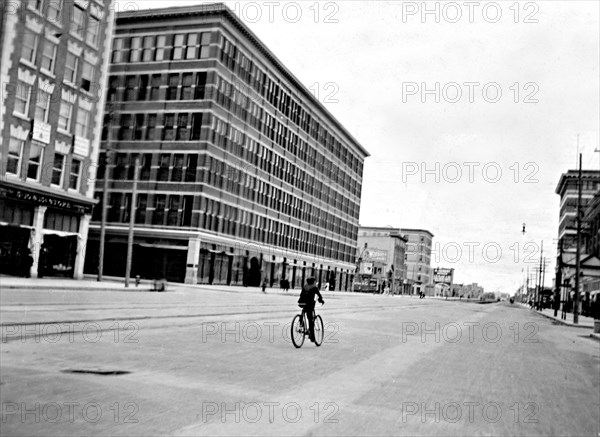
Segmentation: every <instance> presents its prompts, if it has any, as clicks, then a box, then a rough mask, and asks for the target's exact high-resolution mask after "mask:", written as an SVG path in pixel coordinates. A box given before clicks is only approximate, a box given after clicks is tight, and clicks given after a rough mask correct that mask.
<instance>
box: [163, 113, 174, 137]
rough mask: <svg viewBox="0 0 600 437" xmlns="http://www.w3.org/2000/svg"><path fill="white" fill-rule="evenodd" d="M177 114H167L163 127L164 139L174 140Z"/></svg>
mask: <svg viewBox="0 0 600 437" xmlns="http://www.w3.org/2000/svg"><path fill="white" fill-rule="evenodd" d="M174 125H175V114H165V125H164V127H163V140H172V139H173V138H174V135H173V134H174V132H173V129H174V127H173V126H174Z"/></svg>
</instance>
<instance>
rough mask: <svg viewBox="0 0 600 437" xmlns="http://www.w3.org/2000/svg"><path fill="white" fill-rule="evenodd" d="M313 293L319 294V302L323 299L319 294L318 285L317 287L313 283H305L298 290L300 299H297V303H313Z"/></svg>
mask: <svg viewBox="0 0 600 437" xmlns="http://www.w3.org/2000/svg"><path fill="white" fill-rule="evenodd" d="M315 295H316V296H319V302H320V301H322V300H323V296H321V293H320V292H319V287H317V286H316V285H315V284H312V285H308V284H305V285H304V286H303V287H302V291H301V292H300V299H298V303H303V304H306V305H314V304H315Z"/></svg>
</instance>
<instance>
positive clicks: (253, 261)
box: [86, 5, 369, 290]
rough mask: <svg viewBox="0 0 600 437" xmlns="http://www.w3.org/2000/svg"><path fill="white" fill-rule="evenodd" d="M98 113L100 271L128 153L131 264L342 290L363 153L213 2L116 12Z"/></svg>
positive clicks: (162, 272)
mask: <svg viewBox="0 0 600 437" xmlns="http://www.w3.org/2000/svg"><path fill="white" fill-rule="evenodd" d="M105 114H106V115H105V120H104V126H105V129H104V132H103V136H102V143H101V144H102V146H101V149H102V153H101V155H100V158H99V162H100V168H99V171H98V180H97V183H96V197H97V198H98V199H99V200H101V198H102V196H103V189H102V187H103V178H104V177H105V176H106V177H108V179H109V180H108V195H107V203H108V206H109V208H108V211H107V226H106V245H105V251H106V252H105V253H106V256H105V262H104V273H105V274H106V275H117V276H123V274H124V270H125V253H126V242H127V232H128V223H129V211H130V204H131V201H132V186H133V179H134V162H135V159H136V158H139V162H140V169H139V175H140V176H139V182H138V184H137V193H138V194H137V199H136V204H135V218H134V220H135V230H134V232H135V239H134V246H133V266H132V274H133V275H140V276H141V277H143V278H144V277H145V278H156V277H158V276H162V277H165V278H166V279H168V280H171V281H180V282H187V283H211V284H239V285H242V284H243V285H251V286H256V285H259V284H260V282H261V281H262V280H263V279H266V280H267V282H268V284H269V285H273V284H276V285H278V281H280V280H282V279H287V280H289V281H290V282H291V286H292V287H298V286H300V285H301V284H302V283H303V281H304V280H305V278H306V277H308V276H309V275H311V276H315V277H316V278H317V281H319V282H321V283H325V282H329V283H330V284H331V285H332V286H333V288H335V289H336V290H350V288H351V281H352V277H353V274H354V272H355V269H356V264H355V261H356V258H355V257H356V241H357V231H358V217H359V208H360V196H361V185H362V172H363V162H364V159H365V158H366V157H367V156H369V155H368V152H367V151H366V150H365V149H364V148H363V147H362V146H361V145H360V144H359V143H358V142H357V141H356V140H355V139H354V138H353V137H352V135H350V134H349V133H348V131H347V130H346V129H345V128H344V127H343V126H342V125H341V124H340V123H339V122H338V121H337V120H336V119H335V118H334V117H333V116H332V115H331V114H330V113H329V112H328V111H327V110H326V109H325V108H324V106H323V105H322V104H321V103H320V102H318V101H317V100H316V99H315V98H314V96H313V95H312V93H311V92H310V91H308V90H307V89H306V88H305V87H304V86H303V85H302V84H301V83H300V82H299V81H298V80H297V79H296V78H295V77H294V76H293V74H292V73H291V72H290V71H289V70H287V68H286V67H285V66H283V65H282V63H281V62H280V61H279V60H278V59H277V58H276V57H275V55H274V54H273V53H271V52H270V51H269V49H267V48H266V47H265V46H264V44H263V43H261V42H260V41H259V39H258V38H257V37H256V36H255V35H254V34H253V33H252V32H251V31H250V30H249V29H248V28H247V27H246V25H244V24H243V23H242V22H241V21H240V20H239V19H238V18H237V17H236V16H235V15H234V14H233V13H232V12H231V11H230V10H229V9H227V8H226V7H225V6H223V5H210V6H207V5H202V6H194V7H182V8H169V9H155V10H147V11H134V12H124V13H120V14H118V15H117V21H116V31H115V36H114V40H113V51H112V63H111V66H110V71H109V80H108V95H107V108H106V113H105ZM107 153H108V157H107ZM107 158H108V159H107ZM105 162H107V163H108V164H106V165H104V163H105ZM98 204H101V202H99V203H98ZM100 218H101V209H100V208H98V207H97V208H96V209H95V211H94V215H93V218H92V220H93V221H92V224H91V226H90V239H89V241H88V245H87V249H88V250H87V255H86V271H87V272H88V273H93V272H95V271H96V269H97V266H98V242H99V233H100Z"/></svg>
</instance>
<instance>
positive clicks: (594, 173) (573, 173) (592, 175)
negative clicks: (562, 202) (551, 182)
mask: <svg viewBox="0 0 600 437" xmlns="http://www.w3.org/2000/svg"><path fill="white" fill-rule="evenodd" d="M578 177H579V170H567V172H566V173H563V174H561V175H560V179H559V180H558V185H557V186H556V190H554V192H555V193H556V194H558V195H559V196H560V195H561V193H562V192H563V190H564V186H565V185H566V184H567V181H569V180H572V179H577V178H578ZM581 178H582V179H597V180H598V182H600V170H581Z"/></svg>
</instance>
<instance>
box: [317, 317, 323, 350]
mask: <svg viewBox="0 0 600 437" xmlns="http://www.w3.org/2000/svg"><path fill="white" fill-rule="evenodd" d="M324 336H325V329H324V328H323V319H322V318H321V316H317V317H315V345H316V346H321V344H322V343H323V337H324Z"/></svg>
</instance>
